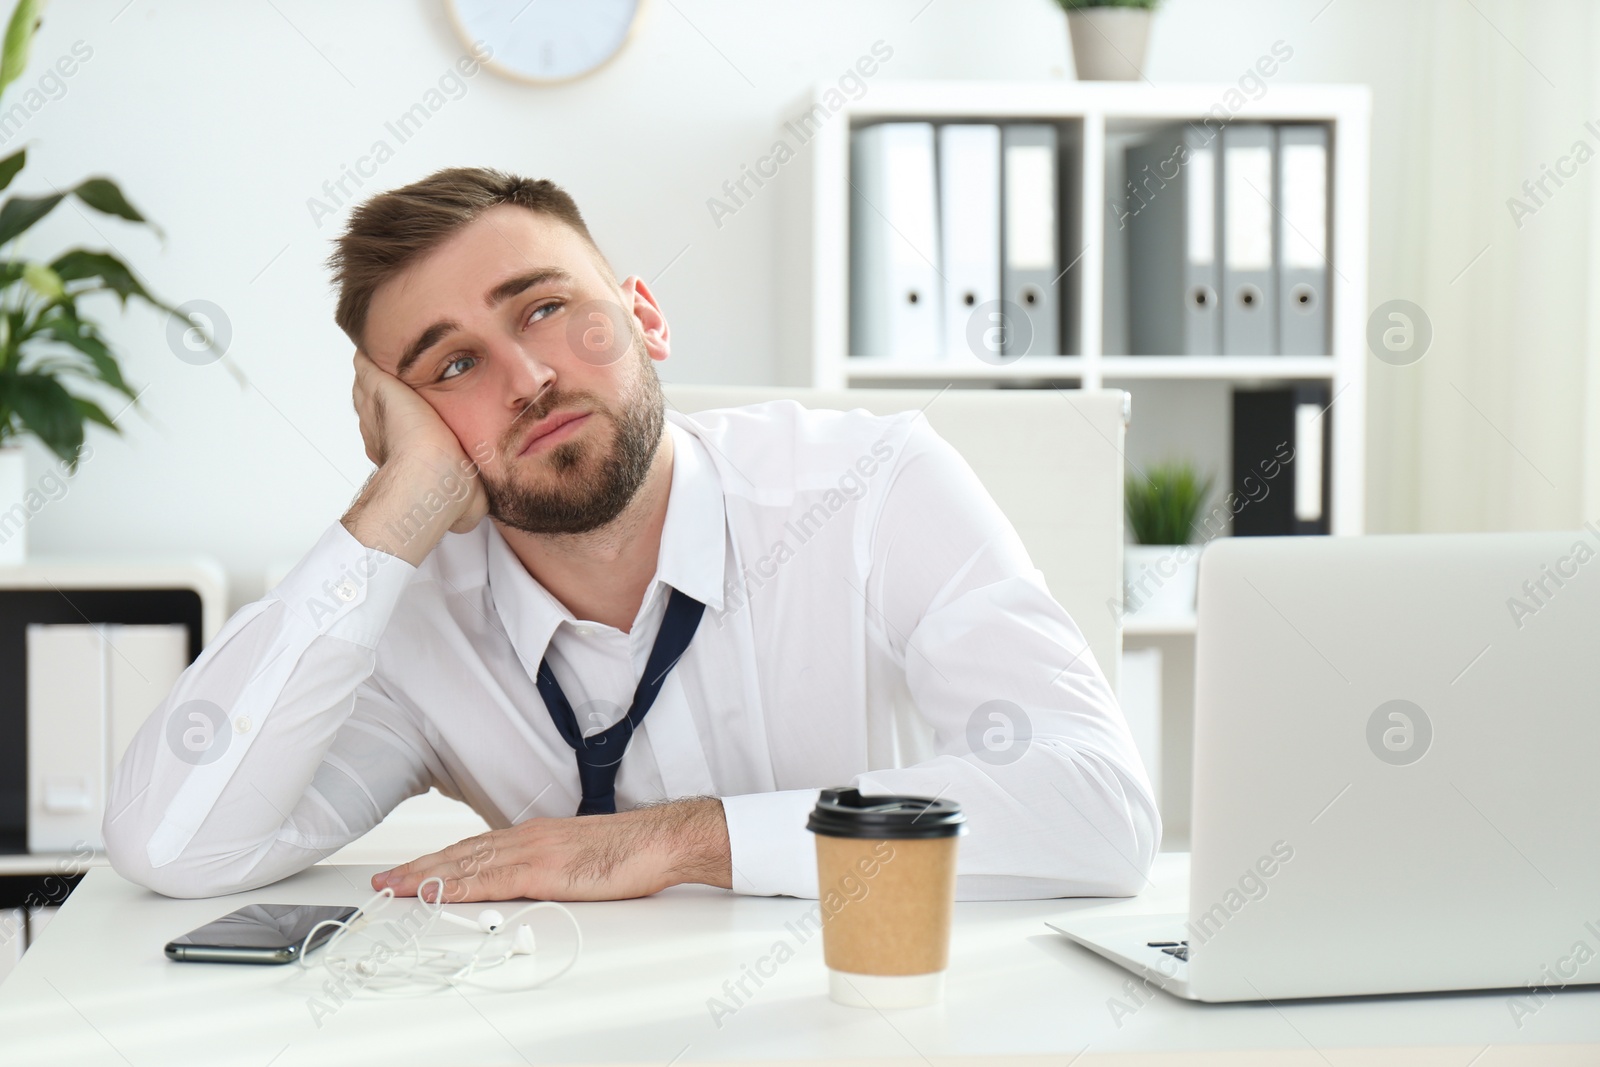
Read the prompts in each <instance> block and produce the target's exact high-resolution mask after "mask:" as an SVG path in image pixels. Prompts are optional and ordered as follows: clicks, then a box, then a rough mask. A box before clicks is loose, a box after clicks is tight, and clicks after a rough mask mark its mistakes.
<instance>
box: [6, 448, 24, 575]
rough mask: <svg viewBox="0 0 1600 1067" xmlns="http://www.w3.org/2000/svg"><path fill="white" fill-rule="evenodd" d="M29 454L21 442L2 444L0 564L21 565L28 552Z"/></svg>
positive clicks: (7, 565)
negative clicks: (26, 492)
mask: <svg viewBox="0 0 1600 1067" xmlns="http://www.w3.org/2000/svg"><path fill="white" fill-rule="evenodd" d="M27 455H28V454H27V452H25V451H24V450H23V448H22V446H21V445H20V444H9V445H0V567H14V566H18V565H19V564H21V563H22V562H23V561H24V560H25V559H26V558H27V555H28V509H27V507H26V506H25V505H24V504H23V501H22V494H23V491H24V488H25V487H26V485H27V484H28V477H27V475H28V464H27Z"/></svg>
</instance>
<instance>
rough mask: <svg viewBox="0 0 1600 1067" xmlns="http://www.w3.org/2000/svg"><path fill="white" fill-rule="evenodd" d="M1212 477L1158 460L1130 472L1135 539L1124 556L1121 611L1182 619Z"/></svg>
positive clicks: (1127, 500)
mask: <svg viewBox="0 0 1600 1067" xmlns="http://www.w3.org/2000/svg"><path fill="white" fill-rule="evenodd" d="M1211 484H1212V479H1211V478H1210V477H1209V476H1207V477H1204V478H1202V477H1201V476H1200V475H1199V474H1197V473H1196V472H1195V469H1194V467H1193V466H1192V465H1191V464H1189V463H1182V462H1173V463H1163V464H1156V465H1154V466H1151V467H1149V468H1148V469H1146V470H1144V471H1140V472H1138V473H1136V474H1134V475H1130V476H1129V478H1128V480H1127V485H1126V489H1125V491H1124V506H1125V507H1126V510H1127V516H1128V529H1129V531H1130V532H1131V533H1132V535H1133V540H1134V542H1135V543H1134V544H1131V545H1127V546H1126V547H1125V549H1124V555H1123V580H1124V588H1123V613H1124V615H1136V616H1138V617H1139V618H1141V619H1149V618H1163V619H1170V618H1182V617H1185V616H1187V615H1190V614H1191V613H1193V611H1194V606H1195V588H1196V586H1197V584H1198V579H1199V576H1200V547H1201V546H1200V545H1197V544H1195V543H1194V542H1195V540H1196V535H1197V533H1198V532H1199V531H1198V530H1197V529H1196V525H1197V520H1198V519H1199V517H1200V511H1201V509H1202V508H1203V507H1205V502H1206V498H1207V497H1209V496H1210V495H1211Z"/></svg>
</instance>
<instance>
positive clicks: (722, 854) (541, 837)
mask: <svg viewBox="0 0 1600 1067" xmlns="http://www.w3.org/2000/svg"><path fill="white" fill-rule="evenodd" d="M435 875H437V876H439V877H440V878H443V879H444V900H445V902H446V903H450V904H460V903H465V902H468V901H474V900H517V899H521V898H524V897H526V898H530V899H533V900H623V899H626V898H629V897H644V896H649V895H650V894H651V893H657V892H660V891H661V890H663V889H665V888H667V887H668V886H673V885H678V884H680V883H683V882H698V883H702V884H705V885H715V886H721V887H722V888H723V889H731V888H733V864H732V859H731V855H730V853H729V850H728V824H727V820H726V819H725V818H724V817H723V813H722V801H721V800H720V799H718V798H717V797H695V798H693V799H689V800H673V801H667V802H665V803H660V804H652V805H648V806H646V807H642V808H636V809H634V810H632V811H624V812H618V813H617V814H615V815H582V816H575V817H573V818H567V819H562V818H553V819H550V818H540V819H529V820H528V821H526V822H522V823H518V824H517V825H515V826H512V827H508V828H507V829H504V830H491V831H490V832H489V833H486V834H479V835H478V836H477V837H469V838H467V839H466V840H465V841H459V842H457V843H456V844H454V845H451V846H450V847H449V848H447V849H444V850H443V851H441V852H435V853H433V854H431V855H428V856H423V857H422V858H421V859H416V860H412V861H411V862H410V863H405V864H401V865H400V866H399V867H395V868H393V869H391V870H388V871H384V872H382V873H380V874H377V875H374V876H373V878H372V888H373V889H375V890H377V889H382V888H383V887H384V886H385V885H388V886H389V887H390V888H392V889H393V890H394V895H395V896H397V897H409V896H416V895H417V890H418V888H419V887H420V886H421V885H422V883H423V881H424V880H426V879H428V878H431V877H433V876H435ZM386 878H392V879H393V881H386V880H385V879H386ZM437 890H438V886H436V885H429V886H428V887H427V890H426V892H425V893H424V894H423V899H425V900H429V901H432V900H433V899H434V897H433V895H434V893H435V892H437Z"/></svg>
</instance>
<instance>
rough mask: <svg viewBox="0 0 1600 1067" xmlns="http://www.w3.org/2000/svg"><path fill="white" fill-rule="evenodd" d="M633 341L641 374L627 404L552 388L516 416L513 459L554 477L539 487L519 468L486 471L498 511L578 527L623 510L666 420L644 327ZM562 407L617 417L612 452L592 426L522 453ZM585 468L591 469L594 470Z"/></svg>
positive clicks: (529, 529)
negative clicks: (531, 432) (613, 406)
mask: <svg viewBox="0 0 1600 1067" xmlns="http://www.w3.org/2000/svg"><path fill="white" fill-rule="evenodd" d="M634 343H635V345H636V346H637V348H638V351H639V360H640V364H641V366H640V374H639V377H638V381H637V386H636V388H635V389H634V390H632V391H631V392H630V393H629V394H628V395H627V396H625V397H624V398H623V400H622V402H621V403H620V405H619V407H620V410H618V411H615V412H612V411H608V410H607V409H606V408H605V407H604V405H603V404H602V403H601V402H600V400H599V398H598V397H596V396H594V394H592V393H563V392H553V393H551V394H549V395H548V396H546V397H543V398H541V400H540V402H539V403H537V404H535V405H533V406H532V407H531V408H529V410H527V411H525V412H524V413H523V415H522V417H520V418H518V419H517V422H516V424H515V425H514V426H513V427H512V432H511V433H510V434H508V436H507V439H508V441H509V442H510V444H509V445H508V447H507V449H505V450H503V454H505V455H507V456H509V457H511V461H512V462H513V463H526V464H529V465H538V464H541V463H542V464H543V465H544V466H545V467H547V468H548V470H549V473H550V474H551V475H553V476H554V478H553V482H552V484H551V485H550V486H548V487H546V488H535V487H532V486H529V485H527V484H524V482H523V481H522V480H520V479H519V478H518V477H517V474H518V472H516V471H515V469H514V468H513V470H512V471H511V472H509V473H508V475H507V477H506V478H505V479H504V480H501V479H499V478H498V477H491V476H490V475H489V473H488V472H487V471H484V472H482V478H483V491H484V495H485V496H486V497H487V498H488V503H489V515H490V516H491V517H492V518H494V519H496V520H497V521H499V522H501V523H504V524H505V525H507V526H509V527H511V528H512V529H514V530H521V531H522V532H523V533H530V534H557V533H565V534H571V533H587V532H588V531H590V530H595V529H599V528H600V527H602V526H604V525H605V524H606V523H608V522H610V521H612V520H613V519H615V518H616V517H617V516H618V515H621V514H622V511H623V509H624V508H626V507H627V506H628V502H629V501H631V500H632V499H633V497H634V494H636V493H637V492H638V491H639V487H640V486H641V485H643V484H644V480H645V477H646V476H647V475H648V474H649V473H650V463H651V461H652V460H653V459H654V458H655V454H656V449H657V448H658V447H659V446H660V444H661V431H662V428H663V423H664V421H665V413H664V407H665V402H664V399H663V397H662V393H661V381H660V379H658V378H657V377H656V369H655V367H654V366H652V365H651V363H650V356H649V354H648V353H647V352H646V351H645V347H644V338H642V337H639V336H638V335H637V327H635V338H634ZM555 410H565V411H571V410H587V411H589V412H590V416H589V417H590V418H591V419H607V420H609V421H611V422H613V423H615V425H616V437H615V439H614V441H613V442H612V447H611V452H610V454H609V455H603V456H601V455H597V453H598V451H599V450H600V449H601V448H603V447H604V445H602V444H599V443H597V439H598V436H599V431H600V430H601V427H599V426H594V427H591V428H589V429H588V431H587V436H588V437H589V438H590V440H584V439H583V436H580V437H579V438H578V439H576V440H572V441H563V442H562V443H561V444H559V445H556V446H555V447H554V448H552V449H550V451H548V452H546V453H545V454H544V455H543V457H540V456H538V455H532V456H526V457H521V458H518V457H517V456H516V452H515V449H516V448H517V447H518V446H519V445H520V444H521V442H522V439H523V437H524V436H525V435H526V434H527V430H528V426H529V425H531V424H532V423H533V422H535V421H537V420H539V419H542V418H544V417H545V416H546V415H547V414H549V413H550V412H551V411H555ZM585 468H588V470H589V473H588V474H587V475H586V474H585V473H584V472H585Z"/></svg>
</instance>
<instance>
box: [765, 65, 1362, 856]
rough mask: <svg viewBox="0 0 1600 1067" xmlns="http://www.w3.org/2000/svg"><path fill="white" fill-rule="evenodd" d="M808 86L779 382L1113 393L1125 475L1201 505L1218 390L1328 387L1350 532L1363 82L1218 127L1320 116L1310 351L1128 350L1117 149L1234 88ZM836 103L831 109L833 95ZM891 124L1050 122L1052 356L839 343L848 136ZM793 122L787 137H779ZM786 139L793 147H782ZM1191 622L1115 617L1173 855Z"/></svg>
mask: <svg viewBox="0 0 1600 1067" xmlns="http://www.w3.org/2000/svg"><path fill="white" fill-rule="evenodd" d="M831 89H832V87H831V86H829V85H819V86H817V87H816V88H815V89H814V90H813V91H812V92H811V93H809V94H807V96H806V97H805V98H804V99H803V100H801V101H799V102H798V103H797V105H796V106H795V107H794V108H792V109H791V110H790V112H789V115H790V116H799V115H802V114H805V113H806V112H808V111H812V109H813V108H815V107H817V106H818V105H821V107H822V111H813V112H812V113H813V114H817V115H826V116H827V117H825V118H823V119H822V120H821V122H820V124H819V125H818V127H817V128H816V130H815V132H814V133H813V134H812V136H811V137H810V139H809V140H808V141H807V143H806V146H805V148H804V150H803V151H802V153H801V154H800V155H799V156H798V157H797V158H796V159H795V160H794V161H793V162H791V163H789V164H788V167H789V168H791V169H792V170H793V171H794V173H793V174H790V173H789V172H788V171H786V172H785V173H784V175H783V177H782V179H781V180H780V182H779V185H780V186H781V188H782V192H781V193H780V194H779V195H780V196H782V197H786V198H787V202H786V203H784V204H783V205H782V210H780V212H779V219H778V243H779V247H780V249H781V250H782V254H781V256H780V258H779V264H778V281H779V292H780V300H781V301H782V303H780V308H779V312H780V321H779V325H780V329H779V337H780V342H779V344H780V349H779V357H780V373H781V375H782V378H783V380H784V381H785V382H786V383H788V384H795V385H810V386H813V387H817V388H827V389H837V388H843V387H870V386H901V387H904V386H907V385H910V384H913V383H915V384H916V385H919V386H932V387H935V388H937V387H939V386H942V385H951V386H954V387H957V388H986V387H993V388H1006V387H1011V388H1019V387H1020V388H1028V387H1031V388H1058V389H1122V390H1126V391H1127V392H1128V394H1129V395H1130V397H1131V398H1132V402H1131V411H1132V418H1131V421H1130V424H1129V427H1128V436H1127V441H1126V452H1125V455H1126V456H1127V457H1128V459H1129V461H1130V465H1131V464H1134V463H1138V462H1140V461H1141V460H1153V459H1154V458H1156V457H1157V456H1158V455H1160V454H1162V453H1163V452H1164V451H1165V450H1166V449H1169V448H1176V449H1181V450H1182V452H1183V453H1185V454H1186V455H1187V457H1188V458H1192V459H1194V460H1195V461H1196V462H1197V464H1198V465H1200V466H1201V468H1202V469H1210V470H1212V471H1214V473H1215V474H1216V475H1217V491H1216V492H1215V493H1214V496H1213V498H1212V499H1213V501H1216V500H1219V499H1221V498H1222V495H1223V493H1224V492H1225V491H1226V489H1227V485H1228V482H1229V480H1230V474H1231V470H1230V467H1229V464H1228V457H1229V455H1230V453H1231V438H1230V425H1231V409H1230V406H1229V396H1230V390H1231V389H1232V387H1233V386H1235V385H1264V386H1270V385H1273V384H1276V383H1287V382H1294V381H1325V382H1327V383H1328V385H1329V393H1330V395H1331V396H1332V397H1333V398H1334V403H1333V404H1332V406H1331V407H1330V409H1329V412H1328V415H1327V416H1326V417H1328V418H1330V419H1331V420H1332V426H1331V428H1330V429H1331V433H1330V436H1331V448H1330V452H1329V470H1330V483H1331V484H1330V487H1329V490H1330V492H1329V496H1330V510H1331V515H1330V528H1331V531H1332V532H1333V533H1334V534H1336V535H1352V534H1359V533H1361V532H1362V529H1363V525H1364V510H1365V509H1364V498H1365V493H1366V486H1365V462H1366V459H1365V438H1366V374H1365V371H1366V359H1367V352H1366V317H1367V314H1368V312H1367V219H1368V127H1369V116H1370V111H1371V99H1370V94H1369V92H1368V90H1367V89H1366V87H1365V86H1357V85H1282V84H1273V85H1270V86H1269V88H1268V90H1267V91H1266V92H1265V93H1264V94H1262V96H1261V98H1260V99H1258V100H1250V101H1246V102H1244V103H1243V105H1242V106H1241V107H1239V108H1238V109H1237V110H1233V111H1232V112H1231V113H1230V114H1229V116H1228V120H1229V121H1230V122H1236V121H1261V122H1320V123H1325V124H1327V126H1328V127H1329V135H1330V139H1329V145H1330V149H1331V154H1332V164H1331V172H1330V185H1329V190H1328V192H1329V196H1330V198H1331V219H1330V227H1329V231H1328V244H1329V248H1330V252H1331V255H1330V267H1331V269H1330V270H1329V272H1328V275H1329V276H1328V287H1327V296H1328V308H1329V316H1330V317H1329V336H1330V342H1331V344H1330V350H1329V352H1328V353H1327V354H1325V355H1319V356H1312V357H1303V356H1297V357H1280V356H1235V357H1190V356H1182V355H1170V356H1162V355H1139V356H1133V355H1128V354H1126V351H1127V342H1126V329H1125V323H1126V303H1125V301H1126V292H1125V290H1126V284H1125V282H1124V280H1123V278H1124V274H1125V271H1126V260H1125V259H1124V258H1123V255H1124V252H1125V246H1124V245H1123V243H1122V242H1123V239H1124V237H1123V234H1122V233H1120V232H1119V230H1118V228H1117V226H1116V225H1115V215H1114V214H1113V211H1112V208H1111V204H1112V201H1113V200H1114V199H1115V198H1116V197H1118V196H1119V195H1120V190H1121V189H1122V182H1123V173H1122V171H1123V167H1122V162H1121V159H1122V152H1123V149H1124V148H1125V147H1126V145H1128V144H1129V143H1131V142H1132V141H1135V140H1137V139H1139V137H1141V136H1142V135H1144V134H1147V133H1152V132H1154V131H1155V130H1157V129H1160V128H1161V127H1164V126H1168V125H1170V124H1173V123H1179V122H1185V121H1193V120H1196V119H1199V118H1201V117H1202V116H1204V115H1206V113H1207V112H1208V111H1210V110H1211V109H1212V108H1213V106H1214V105H1217V104H1218V103H1219V102H1228V103H1231V100H1230V94H1237V87H1236V86H1234V85H1229V84H1223V85H1147V84H1143V83H1118V82H1072V81H1052V82H976V81H961V82H942V81H941V82H893V81H876V82H873V83H871V84H870V85H869V86H868V88H867V91H866V92H865V93H864V94H863V95H862V96H861V98H860V99H859V100H853V101H851V100H847V101H844V102H843V103H842V105H841V106H840V107H839V109H838V110H837V111H832V110H831V109H829V108H828V107H827V104H828V103H829V102H830V99H829V95H828V94H829V92H830V90H831ZM833 100H834V101H835V102H836V101H837V94H835V95H834V97H833ZM894 120H902V121H904V120H922V121H931V122H946V121H954V122H959V121H986V122H1007V121H1014V120H1023V121H1048V122H1053V123H1056V124H1057V128H1058V131H1059V132H1060V134H1061V136H1062V137H1063V139H1064V142H1065V143H1066V144H1067V145H1068V146H1069V149H1070V150H1069V151H1068V152H1066V153H1064V158H1065V159H1067V160H1069V161H1070V163H1069V164H1064V166H1068V168H1069V169H1068V171H1067V172H1065V173H1063V174H1062V175H1061V176H1060V178H1061V180H1060V183H1059V185H1060V189H1061V192H1062V202H1061V205H1060V207H1061V211H1062V228H1063V231H1064V232H1063V236H1062V242H1061V248H1062V253H1061V259H1062V262H1063V264H1067V265H1068V269H1067V270H1066V271H1065V272H1064V274H1063V277H1062V281H1061V284H1062V286H1063V289H1062V291H1061V294H1060V295H1061V298H1062V300H1063V302H1064V303H1065V304H1066V305H1067V306H1068V307H1069V308H1071V309H1072V310H1071V311H1069V313H1068V314H1067V315H1066V316H1065V322H1066V327H1065V330H1064V333H1063V338H1064V339H1063V348H1064V349H1066V351H1065V352H1064V353H1063V354H1061V355H1059V356H1032V357H1024V358H1021V359H1018V360H1015V361H1013V362H1008V363H1004V364H999V365H996V364H992V363H987V362H984V361H982V360H979V359H978V358H976V357H975V356H968V357H966V358H955V359H929V360H927V361H910V360H885V359H876V358H863V357H861V356H859V355H856V354H853V353H851V352H850V351H849V337H850V307H849V291H850V235H849V221H850V183H849V173H850V159H849V148H850V131H851V129H852V128H854V127H857V126H862V125H867V124H871V123H875V122H883V121H894ZM791 128H792V127H791ZM791 140H792V138H791ZM1195 635H1196V622H1195V618H1194V616H1193V615H1186V616H1183V617H1181V618H1167V619H1142V618H1139V617H1137V616H1129V617H1127V618H1125V619H1124V620H1123V627H1122V637H1123V645H1124V648H1151V647H1153V648H1158V649H1160V650H1161V652H1162V660H1161V662H1162V669H1161V675H1162V677H1161V680H1160V692H1161V696H1160V705H1161V726H1160V737H1161V741H1160V745H1161V747H1162V749H1163V750H1165V751H1164V754H1163V755H1162V757H1161V760H1160V766H1161V768H1162V771H1161V777H1162V783H1161V793H1162V797H1163V799H1162V815H1163V820H1164V822H1165V823H1166V830H1167V836H1168V838H1169V840H1170V841H1171V842H1175V843H1177V844H1179V845H1181V844H1182V843H1183V842H1185V841H1186V840H1187V838H1188V831H1189V792H1190V780H1189V766H1190V762H1191V751H1192V744H1193V703H1194V689H1193V665H1194V649H1195Z"/></svg>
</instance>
